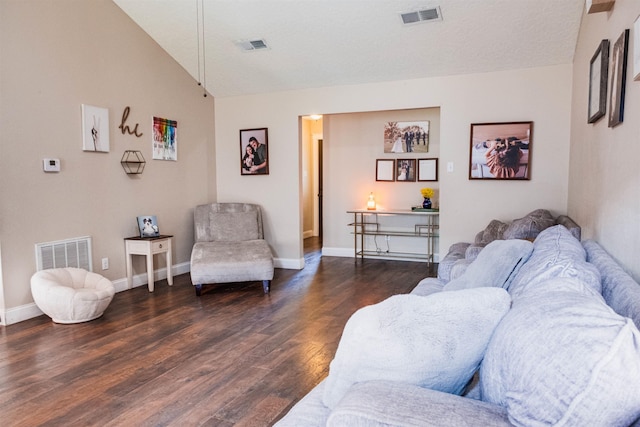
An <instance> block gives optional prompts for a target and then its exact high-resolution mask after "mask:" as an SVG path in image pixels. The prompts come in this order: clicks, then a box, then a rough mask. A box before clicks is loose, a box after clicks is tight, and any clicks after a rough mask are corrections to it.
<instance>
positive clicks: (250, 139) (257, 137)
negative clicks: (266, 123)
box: [240, 128, 269, 175]
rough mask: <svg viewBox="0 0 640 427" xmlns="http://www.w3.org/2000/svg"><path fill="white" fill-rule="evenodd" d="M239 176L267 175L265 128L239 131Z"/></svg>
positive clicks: (267, 149)
mask: <svg viewBox="0 0 640 427" xmlns="http://www.w3.org/2000/svg"><path fill="white" fill-rule="evenodd" d="M240 174H241V175H269V137H268V134H267V128H257V129H241V130H240Z"/></svg>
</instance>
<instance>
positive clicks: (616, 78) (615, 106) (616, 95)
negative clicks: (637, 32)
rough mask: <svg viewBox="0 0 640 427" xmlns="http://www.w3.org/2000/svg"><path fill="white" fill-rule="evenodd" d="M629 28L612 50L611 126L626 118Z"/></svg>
mask: <svg viewBox="0 0 640 427" xmlns="http://www.w3.org/2000/svg"><path fill="white" fill-rule="evenodd" d="M628 48H629V30H624V31H623V32H622V34H621V35H620V37H618V40H616V42H615V43H614V45H613V49H612V50H611V74H612V75H611V93H610V94H609V127H610V128H612V127H614V126H617V125H619V124H620V123H622V119H623V118H624V86H625V82H626V80H627V50H628Z"/></svg>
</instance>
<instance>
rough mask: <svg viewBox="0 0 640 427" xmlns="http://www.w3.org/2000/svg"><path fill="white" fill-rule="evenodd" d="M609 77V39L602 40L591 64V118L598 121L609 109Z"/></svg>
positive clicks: (593, 121) (589, 121)
mask: <svg viewBox="0 0 640 427" xmlns="http://www.w3.org/2000/svg"><path fill="white" fill-rule="evenodd" d="M608 78H609V40H602V41H601V42H600V45H599V46H598V49H596V53H594V54H593V57H592V58H591V63H590V65H589V118H588V120H587V122H588V123H595V122H597V121H598V120H599V119H600V118H601V117H602V116H604V114H605V112H606V111H607V80H608Z"/></svg>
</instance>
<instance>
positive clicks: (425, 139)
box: [383, 120, 429, 154]
mask: <svg viewBox="0 0 640 427" xmlns="http://www.w3.org/2000/svg"><path fill="white" fill-rule="evenodd" d="M383 139H384V152H385V153H396V154H397V153H428V152H429V121H428V120H426V121H418V122H387V123H385V125H384V138H383Z"/></svg>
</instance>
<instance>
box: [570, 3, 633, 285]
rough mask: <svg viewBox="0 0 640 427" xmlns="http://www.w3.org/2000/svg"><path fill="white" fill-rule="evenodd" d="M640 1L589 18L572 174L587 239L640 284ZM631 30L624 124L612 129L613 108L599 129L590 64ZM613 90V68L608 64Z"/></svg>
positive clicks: (583, 35) (577, 89) (577, 64)
mask: <svg viewBox="0 0 640 427" xmlns="http://www.w3.org/2000/svg"><path fill="white" fill-rule="evenodd" d="M639 14H640V2H638V1H636V0H618V1H616V3H615V6H614V8H613V10H612V11H611V12H602V13H596V14H585V16H584V18H583V20H582V25H581V28H580V37H579V39H578V45H577V48H576V55H575V58H574V72H573V100H572V107H571V111H572V114H571V175H570V187H569V203H568V206H569V214H570V215H571V216H572V217H573V218H575V219H576V220H577V221H578V222H579V223H580V224H581V226H582V236H583V238H592V239H594V240H596V241H598V242H599V243H601V244H602V245H603V246H604V248H605V249H606V250H607V251H609V252H610V253H611V254H612V255H613V256H614V258H617V260H618V261H619V262H621V263H622V264H623V265H624V266H625V268H626V269H627V270H629V272H630V273H631V274H632V275H633V276H634V277H635V279H636V280H640V264H639V263H638V254H639V253H640V222H639V221H638V219H639V218H640V197H638V194H639V193H638V188H639V186H640V168H638V159H639V158H640V141H639V139H640V138H639V137H640V121H639V120H638V117H639V116H640V82H639V81H633V73H634V67H633V54H634V50H635V49H638V48H640V46H635V45H634V42H633V36H634V32H633V23H634V21H635V19H636V17H638V15H639ZM626 28H628V29H631V37H630V42H629V64H628V66H627V82H626V86H625V89H626V98H625V103H624V121H623V122H622V123H621V124H620V125H618V126H616V127H614V128H609V127H608V113H609V111H610V109H611V106H610V105H609V98H608V97H607V115H606V116H605V117H603V118H601V119H600V120H599V121H598V122H596V123H594V124H588V123H587V114H588V113H587V105H588V99H589V91H588V88H589V63H590V61H591V58H592V56H593V54H594V53H595V51H596V48H597V47H598V45H599V44H600V41H601V40H603V39H607V40H609V41H610V43H611V50H612V49H613V44H614V43H615V42H616V40H617V39H618V37H619V36H620V34H621V33H622V31H623V30H624V29H626ZM609 64H610V65H609V87H608V88H607V93H608V94H609V93H610V91H611V88H610V84H611V83H610V82H611V76H612V71H613V70H612V69H611V67H612V64H611V61H609Z"/></svg>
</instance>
